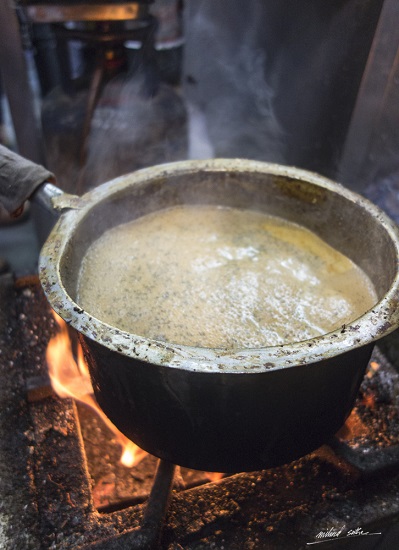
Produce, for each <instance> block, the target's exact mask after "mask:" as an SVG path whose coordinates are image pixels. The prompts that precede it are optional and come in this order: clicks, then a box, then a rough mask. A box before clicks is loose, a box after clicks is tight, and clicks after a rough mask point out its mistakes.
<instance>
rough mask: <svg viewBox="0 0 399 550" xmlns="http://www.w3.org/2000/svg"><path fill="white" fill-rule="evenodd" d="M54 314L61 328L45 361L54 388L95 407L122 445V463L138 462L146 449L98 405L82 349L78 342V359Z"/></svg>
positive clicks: (50, 344) (49, 346)
mask: <svg viewBox="0 0 399 550" xmlns="http://www.w3.org/2000/svg"><path fill="white" fill-rule="evenodd" d="M53 315H54V319H55V321H56V323H57V325H58V327H59V332H58V333H57V334H56V335H55V336H53V338H51V340H50V341H49V343H48V346H47V350H46V361H47V365H48V370H49V375H50V380H51V385H52V387H53V389H54V391H55V392H56V394H57V395H59V397H61V398H65V397H72V398H73V399H76V400H78V401H80V402H82V403H85V404H86V405H89V406H90V407H91V408H92V409H93V410H95V411H96V413H97V414H98V415H99V416H100V418H101V419H102V420H103V422H104V423H105V424H106V425H107V426H108V428H109V429H110V430H111V431H112V432H113V433H114V434H115V437H116V440H117V442H118V443H119V444H120V445H121V446H122V449H123V450H122V456H121V462H122V464H123V465H124V466H127V467H129V468H131V467H132V466H135V465H136V464H138V463H139V462H140V460H142V459H143V458H144V457H145V456H146V454H147V453H146V452H145V451H143V450H142V449H140V447H138V446H137V445H136V444H135V443H133V442H132V441H130V440H129V439H128V438H127V437H126V436H125V435H123V434H122V433H121V432H120V431H119V430H118V429H117V428H116V427H115V426H114V425H113V424H112V422H111V421H110V420H109V419H108V418H107V416H105V414H104V413H103V411H102V410H101V409H100V408H99V406H98V405H97V402H96V400H95V399H94V397H93V387H92V385H91V380H90V374H89V370H88V368H87V365H86V362H85V360H84V356H83V350H82V348H81V346H80V345H78V346H77V358H76V360H75V357H74V355H73V352H72V345H71V340H70V337H69V332H68V327H67V324H66V323H65V322H64V321H63V320H62V319H61V317H60V316H59V315H58V314H57V313H56V312H55V311H53Z"/></svg>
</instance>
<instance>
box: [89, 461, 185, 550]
mask: <svg viewBox="0 0 399 550" xmlns="http://www.w3.org/2000/svg"><path fill="white" fill-rule="evenodd" d="M175 468H176V466H175V465H174V464H171V463H170V462H166V461H165V460H160V461H159V463H158V468H157V472H156V474H155V478H154V484H153V486H152V489H151V493H150V496H149V498H148V502H147V507H146V509H145V512H144V517H143V521H142V524H141V525H140V527H139V528H138V529H133V530H132V531H129V532H127V533H124V534H123V535H119V536H117V537H115V538H110V539H105V540H102V541H100V542H96V543H92V544H89V545H87V546H85V547H84V550H157V549H158V548H159V543H160V539H161V534H162V528H163V524H164V520H165V515H166V512H167V509H168V504H169V498H170V494H171V491H172V486H173V477H174V473H175Z"/></svg>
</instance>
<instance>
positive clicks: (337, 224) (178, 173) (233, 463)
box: [40, 160, 399, 472]
mask: <svg viewBox="0 0 399 550" xmlns="http://www.w3.org/2000/svg"><path fill="white" fill-rule="evenodd" d="M53 203H54V205H55V207H56V208H58V209H61V210H64V213H63V214H62V216H61V218H60V220H59V221H58V223H57V225H56V227H55V228H54V230H53V232H52V233H51V235H50V237H49V238H48V240H47V242H46V244H45V246H44V247H43V250H42V253H41V258H40V278H41V282H42V285H43V288H44V291H45V293H46V296H47V298H48V300H49V302H50V304H51V306H52V307H53V308H54V309H55V311H57V313H59V315H61V317H62V318H63V319H64V320H65V321H67V322H68V323H70V324H71V325H72V326H73V327H75V328H76V329H77V331H78V332H79V336H80V340H81V343H82V345H83V349H84V352H85V357H86V360H87V363H88V365H89V369H90V373H91V377H92V382H93V388H94V392H95V395H96V398H97V400H98V403H99V404H100V406H101V408H102V409H103V410H104V412H105V413H106V414H107V416H109V418H110V419H111V420H112V422H114V424H115V425H116V426H117V427H118V428H119V429H120V430H121V431H122V432H124V433H125V434H126V435H127V436H128V437H129V438H131V439H132V440H133V441H134V442H136V443H137V444H138V445H140V446H141V447H142V448H144V449H145V450H147V451H148V452H150V453H152V454H154V455H156V456H158V457H160V458H163V459H165V460H168V461H170V462H173V463H176V464H180V465H183V466H187V467H191V468H197V469H201V470H208V471H224V472H228V471H230V472H231V471H244V470H246V471H250V470H255V469H262V468H268V467H272V466H276V465H278V464H282V463H285V462H289V461H291V460H293V459H295V458H298V457H300V456H302V455H304V454H306V453H308V452H310V451H312V450H314V449H316V448H317V447H319V446H320V445H321V444H323V443H325V442H326V441H328V439H329V438H330V437H331V436H332V435H333V434H334V433H335V432H336V431H337V430H338V429H339V428H340V427H341V426H342V424H343V423H344V422H345V419H346V418H347V416H348V415H349V413H350V411H351V409H352V407H353V403H354V400H355V397H356V393H357V391H358V388H359V385H360V383H361V380H362V377H363V375H364V371H365V369H366V366H367V362H368V360H369V357H370V354H371V351H372V348H373V345H374V343H375V341H376V340H378V339H379V338H381V337H383V336H384V335H386V334H388V333H389V332H391V331H393V330H394V329H395V328H397V327H398V325H399V308H398V298H399V284H398V275H399V273H398V259H399V253H398V252H399V232H398V229H397V227H396V226H395V225H394V224H393V223H392V222H391V221H390V220H389V219H388V218H387V216H385V215H384V214H383V213H382V212H381V211H380V210H379V209H378V208H377V207H375V206H374V205H372V204H371V203H370V202H368V201H366V200H365V199H363V198H362V197H360V196H358V195H355V194H354V193H352V192H350V191H348V190H347V189H345V188H343V187H342V186H340V185H338V184H336V183H333V182H331V181H329V180H327V179H325V178H323V177H321V176H318V175H316V174H312V173H309V172H305V171H303V170H298V169H295V168H287V167H283V166H278V165H272V164H265V163H259V162H253V161H247V160H209V161H185V162H179V163H173V164H166V165H162V166H155V167H152V168H148V169H145V170H141V171H138V172H135V173H133V174H130V175H127V176H123V177H121V178H118V179H116V180H113V181H111V182H108V183H106V184H103V185H102V186H100V187H98V188H96V189H94V190H92V191H91V192H89V193H87V194H86V195H84V196H83V197H82V198H78V197H74V196H70V195H60V196H58V197H56V198H55V199H53ZM186 203H190V204H193V203H201V204H222V205H228V206H232V207H240V208H249V209H254V210H261V211H264V212H267V213H270V214H273V215H277V216H280V217H284V218H286V219H288V220H290V221H294V222H296V223H299V224H301V225H303V226H305V227H307V228H309V229H310V230H312V231H314V232H315V233H316V234H318V235H319V236H320V237H321V238H322V239H324V240H325V241H326V242H327V243H329V244H330V245H331V246H333V247H335V248H336V249H337V250H339V251H340V252H342V253H343V254H345V255H346V256H348V257H349V258H351V259H352V260H353V261H354V262H355V263H356V264H357V265H359V266H360V267H361V268H362V269H363V270H364V271H365V272H366V273H367V275H368V276H369V277H370V278H371V280H372V282H373V284H374V286H375V289H376V291H377V295H378V300H379V301H378V303H377V304H375V306H374V308H373V309H372V310H370V311H367V312H365V313H364V315H362V316H361V317H359V318H358V319H356V320H354V321H353V322H351V323H350V324H348V325H347V326H344V327H339V328H338V329H337V330H335V331H333V332H331V333H329V334H326V335H323V336H320V337H317V338H313V339H311V340H307V341H303V342H299V343H294V344H289V345H282V346H275V347H270V348H262V349H242V350H238V351H231V350H224V349H207V348H194V347H188V346H182V345H176V344H170V343H165V342H160V341H155V340H150V339H147V338H145V337H143V336H139V335H134V334H130V333H127V332H124V331H122V330H119V329H117V328H115V327H111V326H109V325H107V324H105V323H103V322H102V321H101V320H100V319H96V318H94V317H93V316H91V315H90V313H88V312H85V311H84V310H83V309H82V308H81V307H80V305H79V303H77V301H76V290H77V288H76V287H77V278H78V272H79V268H80V264H81V260H82V257H83V255H84V254H85V252H86V250H87V248H88V246H89V245H90V244H91V243H92V242H93V241H94V240H95V239H96V238H98V236H99V235H100V234H101V233H103V232H104V231H106V230H107V229H109V228H111V227H113V226H115V225H119V224H120V223H124V222H127V221H130V220H132V219H134V218H136V217H138V216H141V215H143V214H146V213H149V212H153V211H156V210H158V209H161V208H164V207H168V206H171V205H175V204H186Z"/></svg>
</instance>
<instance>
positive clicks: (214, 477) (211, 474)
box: [205, 472, 225, 483]
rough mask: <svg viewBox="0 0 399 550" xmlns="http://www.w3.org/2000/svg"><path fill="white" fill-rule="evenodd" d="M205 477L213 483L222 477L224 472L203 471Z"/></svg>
mask: <svg viewBox="0 0 399 550" xmlns="http://www.w3.org/2000/svg"><path fill="white" fill-rule="evenodd" d="M205 474H206V477H207V478H208V479H210V480H211V481H213V482H214V483H215V482H217V481H220V480H221V479H223V478H224V475H225V474H222V473H221V472H205Z"/></svg>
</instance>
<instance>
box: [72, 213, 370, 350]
mask: <svg viewBox="0 0 399 550" xmlns="http://www.w3.org/2000/svg"><path fill="white" fill-rule="evenodd" d="M376 300H377V298H376V293H375V290H374V288H373V285H372V283H371V281H370V280H369V278H368V277H367V276H366V275H365V273H364V272H363V271H362V270H361V269H360V268H359V267H357V266H356V265H355V264H354V263H353V262H352V261H351V260H349V259H348V258H347V257H346V256H344V255H342V254H341V253H339V252H338V251H337V250H335V249H333V248H332V247H331V246H329V245H328V244H327V243H325V242H324V241H322V240H321V239H320V238H319V237H317V235H315V234H314V233H312V232H310V231H309V230H307V229H305V228H303V227H301V226H299V225H296V224H294V223H291V222H287V221H286V220H283V219H280V218H276V217H273V216H270V215H266V214H263V213H261V212H257V211H253V210H241V209H236V208H228V207H218V206H205V205H204V206H191V205H190V206H188V205H185V206H176V207H173V208H169V209H165V210H160V211H158V212H155V213H152V214H148V215H146V216H143V217H141V218H138V219H136V220H134V221H132V222H130V223H127V224H124V225H120V226H118V227H115V228H113V229H111V230H109V231H108V232H106V233H105V234H104V235H102V236H101V237H100V238H99V239H98V240H97V241H95V242H94V243H93V244H92V245H91V247H90V248H89V250H88V252H87V253H86V256H85V258H84V260H83V263H82V268H81V271H80V275H79V285H78V302H79V304H80V305H81V306H82V307H83V308H84V309H85V310H86V311H87V312H88V313H90V314H91V315H93V316H95V317H97V318H98V319H101V320H102V321H104V322H106V323H108V324H110V325H112V326H114V327H117V328H119V329H122V330H125V331H128V332H131V333H134V334H138V335H140V336H144V337H147V338H151V339H156V340H163V341H167V342H171V343H176V344H184V345H191V346H200V347H212V348H224V349H238V348H256V347H267V346H274V345H279V344H285V343H289V342H297V341H301V340H306V339H309V338H314V337H316V336H319V335H322V334H326V333H328V332H330V331H332V330H335V329H337V328H338V327H340V326H341V325H342V324H344V323H349V322H350V321H352V320H354V319H356V318H357V317H359V316H360V315H361V314H363V313H364V312H365V311H367V310H368V309H370V308H371V307H372V306H373V305H374V304H375V303H376Z"/></svg>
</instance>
